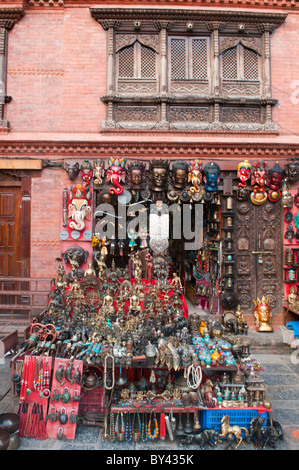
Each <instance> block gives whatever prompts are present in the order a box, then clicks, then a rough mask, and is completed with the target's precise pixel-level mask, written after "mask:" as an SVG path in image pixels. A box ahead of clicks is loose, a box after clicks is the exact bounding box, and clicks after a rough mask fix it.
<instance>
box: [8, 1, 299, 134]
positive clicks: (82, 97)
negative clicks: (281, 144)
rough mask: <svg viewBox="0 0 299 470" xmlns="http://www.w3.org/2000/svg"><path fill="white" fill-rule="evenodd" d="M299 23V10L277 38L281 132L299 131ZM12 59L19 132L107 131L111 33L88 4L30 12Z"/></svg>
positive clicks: (13, 119)
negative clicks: (104, 127) (108, 38)
mask: <svg viewBox="0 0 299 470" xmlns="http://www.w3.org/2000/svg"><path fill="white" fill-rule="evenodd" d="M298 29H299V16H298V15H297V14H292V13H291V14H289V16H288V17H287V19H286V20H285V22H284V23H283V24H282V25H281V26H280V27H279V28H278V29H277V30H276V31H275V32H274V34H273V35H272V39H271V56H272V59H271V63H272V86H273V90H272V91H273V97H274V98H277V99H278V100H279V105H278V106H277V107H276V108H275V109H274V115H273V119H274V121H276V122H278V123H279V126H280V127H279V131H280V134H281V135H287V136H290V137H291V136H293V134H292V133H296V132H297V133H298V132H299V114H298V112H297V110H298V105H299V79H298V77H299V63H298V61H297V60H296V57H297V56H298V53H299V41H298ZM8 57H9V61H8V94H9V95H11V96H12V97H13V100H12V102H11V103H10V104H9V105H8V106H7V119H8V120H9V121H10V123H11V128H12V132H29V133H38V132H48V133H49V132H52V133H59V134H60V133H80V134H84V133H98V132H99V131H100V130H101V122H102V120H103V119H104V116H105V108H104V104H103V103H102V102H101V100H100V96H102V95H104V94H105V92H106V32H105V31H104V30H103V29H102V27H101V26H100V25H99V24H97V23H96V21H95V20H94V19H93V18H92V17H91V15H90V12H89V9H88V8H67V9H64V10H59V11H58V10H57V11H55V10H53V11H52V10H45V11H43V10H36V11H30V10H29V11H27V12H26V15H25V16H24V18H22V19H21V20H20V21H19V22H18V23H17V24H16V25H15V26H14V28H13V30H12V31H11V32H10V34H9V49H8ZM223 138H225V137H223V136H215V140H221V139H223ZM141 139H142V140H144V137H143V138H141ZM161 139H162V140H168V138H167V137H166V136H163V135H161ZM233 139H234V137H232V140H233ZM257 139H258V140H259V137H257ZM272 139H273V140H274V141H275V139H276V137H275V136H273V137H272ZM252 140H255V138H254V137H253V139H252Z"/></svg>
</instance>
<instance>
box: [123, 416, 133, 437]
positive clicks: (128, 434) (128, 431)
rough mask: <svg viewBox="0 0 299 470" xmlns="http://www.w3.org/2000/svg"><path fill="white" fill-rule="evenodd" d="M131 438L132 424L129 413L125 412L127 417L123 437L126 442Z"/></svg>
mask: <svg viewBox="0 0 299 470" xmlns="http://www.w3.org/2000/svg"><path fill="white" fill-rule="evenodd" d="M132 438H133V433H132V426H131V422H130V413H129V412H128V413H127V419H126V428H125V439H126V441H127V442H130V441H131V440H132Z"/></svg>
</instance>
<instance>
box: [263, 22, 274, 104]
mask: <svg viewBox="0 0 299 470" xmlns="http://www.w3.org/2000/svg"><path fill="white" fill-rule="evenodd" d="M261 28H262V31H263V32H264V37H263V39H264V90H263V95H264V96H265V98H271V65H270V33H271V32H272V31H273V30H274V29H275V28H274V25H272V24H269V23H264V24H262V25H261Z"/></svg>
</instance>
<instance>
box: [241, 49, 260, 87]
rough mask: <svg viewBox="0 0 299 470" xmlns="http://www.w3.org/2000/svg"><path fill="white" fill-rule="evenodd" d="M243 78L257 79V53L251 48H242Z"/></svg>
mask: <svg viewBox="0 0 299 470" xmlns="http://www.w3.org/2000/svg"><path fill="white" fill-rule="evenodd" d="M244 79H245V80H258V79H259V70H258V55H257V53H256V52H254V51H252V50H251V49H247V48H246V47H245V48H244Z"/></svg>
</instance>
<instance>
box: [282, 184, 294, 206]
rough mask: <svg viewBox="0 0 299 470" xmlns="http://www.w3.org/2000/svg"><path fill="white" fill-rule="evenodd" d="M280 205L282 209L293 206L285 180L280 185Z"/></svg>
mask: <svg viewBox="0 0 299 470" xmlns="http://www.w3.org/2000/svg"><path fill="white" fill-rule="evenodd" d="M281 204H282V207H292V205H293V198H292V195H291V193H290V192H289V191H288V185H287V180H286V179H285V180H284V182H283V185H282V191H281Z"/></svg>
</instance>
